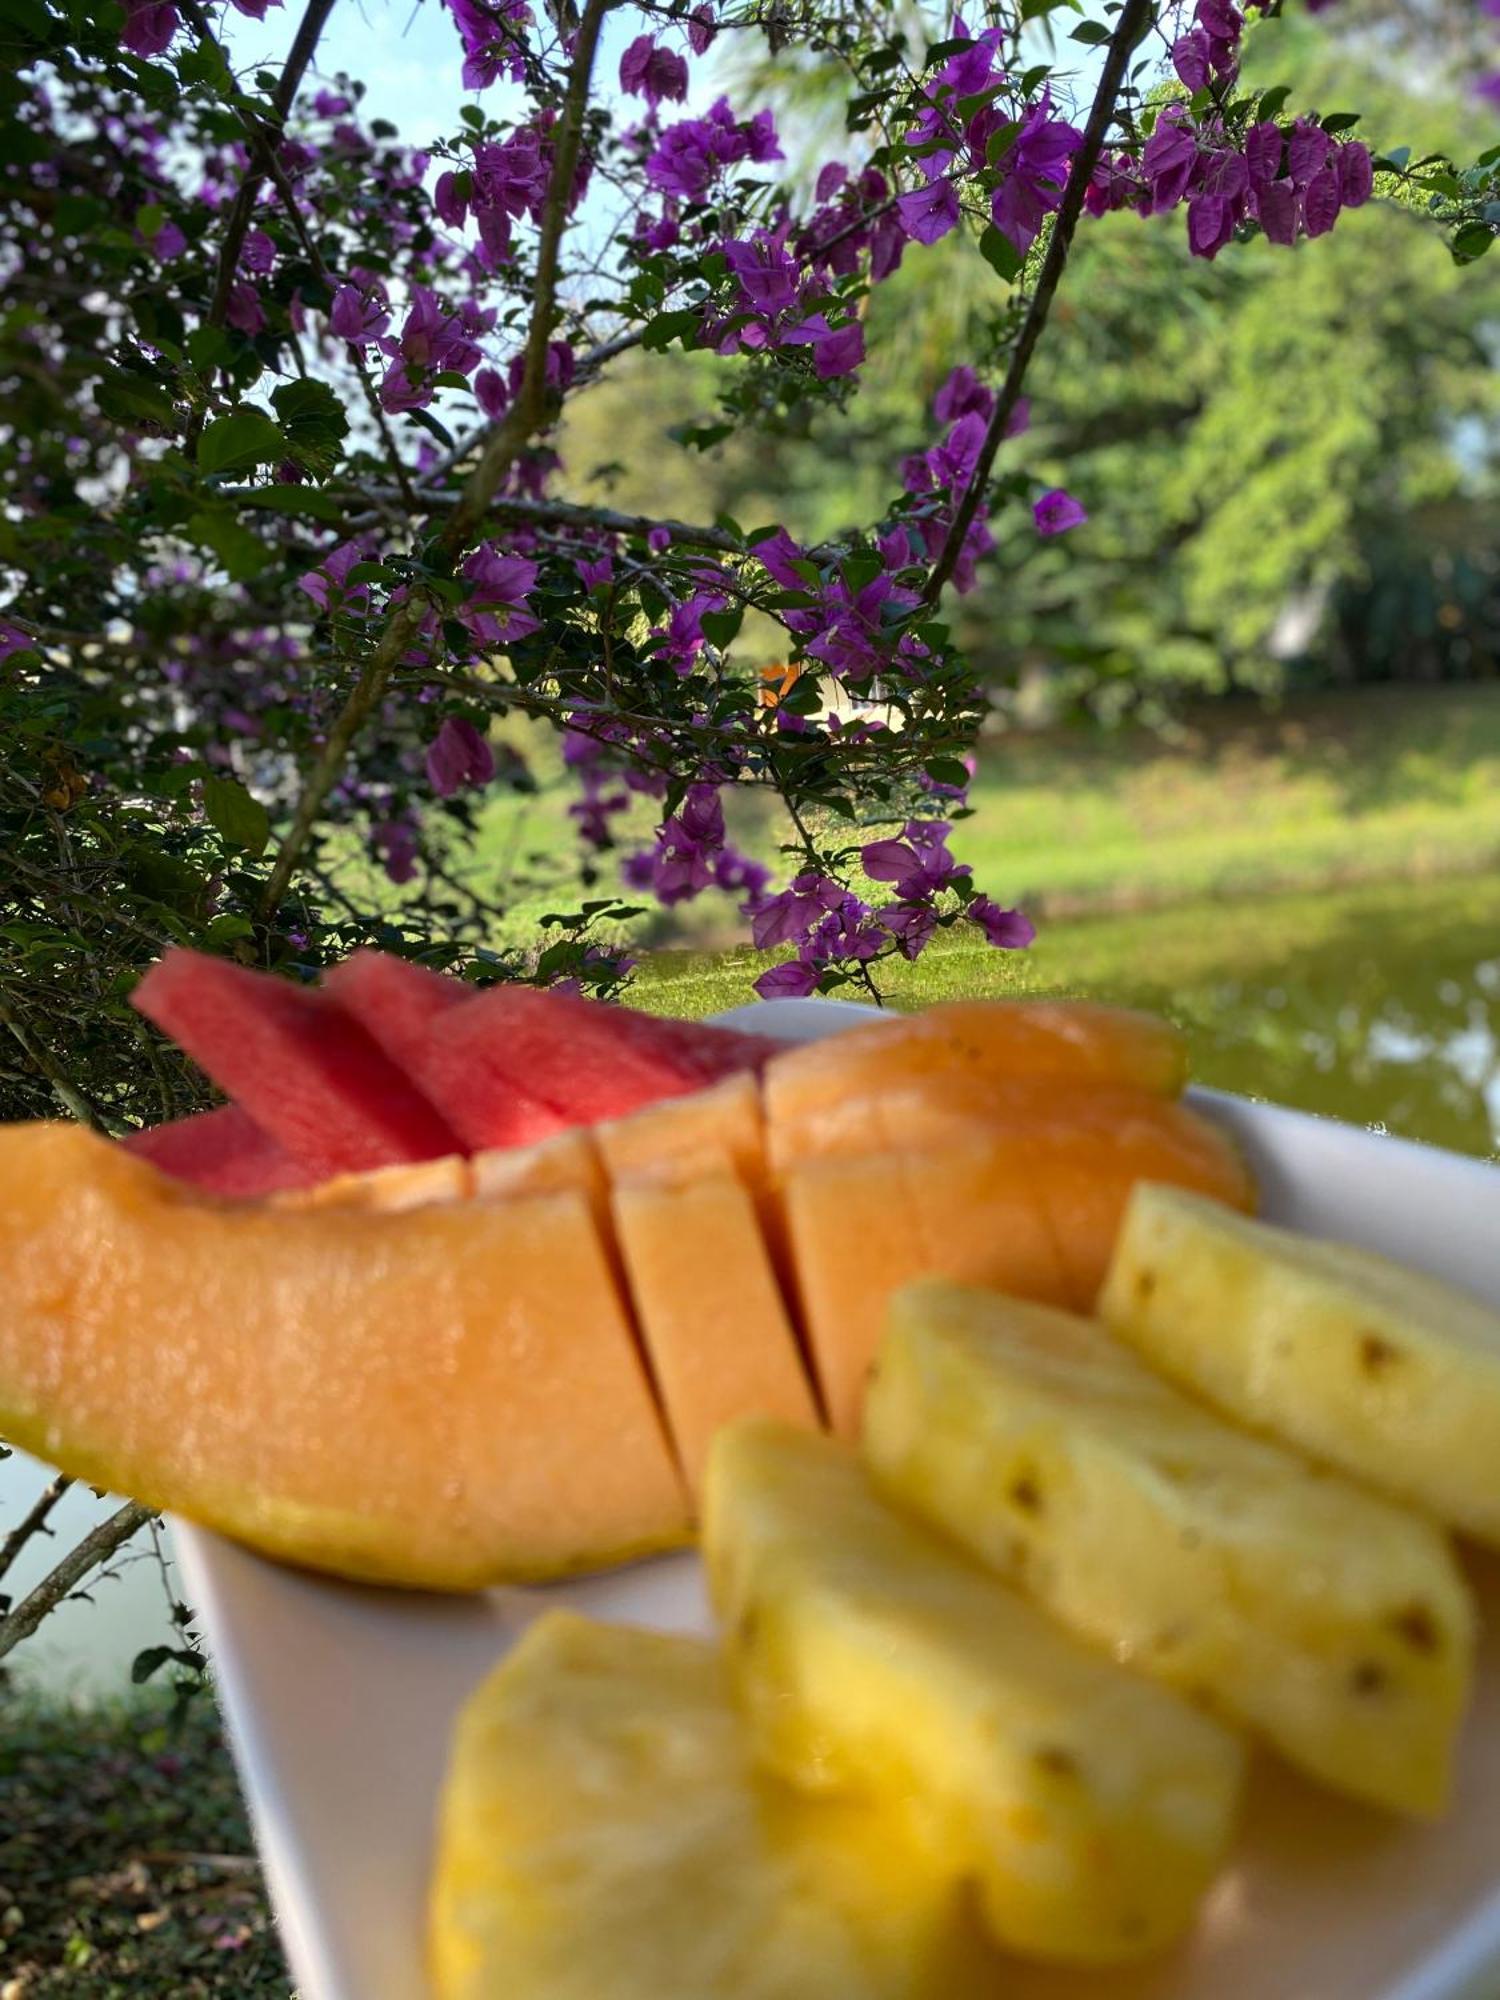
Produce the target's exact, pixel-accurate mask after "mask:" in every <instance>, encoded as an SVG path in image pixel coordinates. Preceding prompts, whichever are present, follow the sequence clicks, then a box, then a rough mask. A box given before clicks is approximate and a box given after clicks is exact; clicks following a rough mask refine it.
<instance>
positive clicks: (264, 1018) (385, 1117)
mask: <svg viewBox="0 0 1500 2000" xmlns="http://www.w3.org/2000/svg"><path fill="white" fill-rule="evenodd" d="M131 998H132V1000H133V1002H134V1004H135V1006H137V1007H138V1008H139V1009H140V1011H141V1012H142V1013H143V1014H144V1015H145V1016H146V1018H147V1020H148V1021H154V1022H155V1024H156V1026H157V1027H158V1028H160V1029H161V1030H162V1032H163V1033H164V1034H167V1035H170V1036H171V1037H172V1040H173V1041H174V1042H176V1043H177V1045H178V1047H179V1048H182V1049H185V1050H186V1051H187V1053H188V1054H189V1055H190V1056H191V1057H192V1058H193V1060H194V1062H196V1063H197V1064H198V1066H199V1067H200V1068H201V1069H203V1070H205V1071H206V1072H207V1073H208V1075H209V1076H211V1077H212V1078H213V1080H214V1082H215V1083H216V1084H218V1086H219V1088H220V1089H221V1090H222V1091H223V1092H224V1093H225V1094H226V1096H228V1097H231V1098H233V1099H234V1101H235V1102H236V1103H237V1104H238V1105H239V1106H240V1107H241V1108H242V1109H243V1110H244V1111H245V1112H246V1113H247V1114H248V1115H249V1117H251V1118H252V1119H253V1120H254V1121H255V1123H256V1124H257V1125H259V1126H260V1128H261V1130H262V1131H263V1132H265V1133H267V1134H268V1135H269V1136H270V1137H271V1138H273V1139H275V1140H277V1141H278V1143H279V1144H281V1145H282V1146H284V1147H285V1148H286V1150H287V1152H289V1153H290V1154H291V1155H292V1157H293V1158H294V1159H295V1160H297V1161H298V1162H299V1163H300V1164H301V1165H303V1166H305V1167H307V1168H308V1169H309V1170H310V1171H311V1172H312V1173H313V1174H314V1175H316V1176H323V1175H332V1174H338V1173H356V1172H360V1171H362V1170H364V1169H366V1168H370V1167H383V1166H390V1165H394V1164H396V1163H397V1162H400V1161H414V1160H431V1159H438V1158H440V1157H441V1156H442V1155H443V1154H445V1153H456V1152H459V1151H461V1150H462V1148H461V1147H460V1144H459V1141H458V1137H457V1135H456V1134H455V1133H454V1131H453V1130H452V1128H451V1127H450V1126H449V1125H448V1124H447V1123H446V1122H445V1120H444V1119H443V1117H442V1116H441V1114H440V1113H439V1112H438V1111H437V1110H436V1109H435V1108H434V1107H433V1105H432V1104H430V1103H429V1102H428V1100H427V1099H426V1098H425V1097H424V1096H423V1095H422V1093H421V1092H420V1090H419V1089H418V1088H417V1086H416V1085H415V1084H414V1083H412V1082H411V1081H410V1080H409V1079H408V1078H407V1077H406V1076H405V1075H403V1074H402V1072H401V1070H400V1069H398V1068H397V1066H396V1064H395V1063H393V1062H392V1061H391V1060H390V1058H389V1057H388V1056H386V1055H384V1054H382V1052H381V1050H380V1049H379V1048H378V1047H377V1045H376V1044H375V1042H374V1041H373V1040H372V1039H371V1038H370V1036H369V1035H368V1034H366V1032H365V1030H364V1029H363V1028H362V1027H360V1025H359V1023H358V1022H357V1021H354V1020H352V1019H351V1018H350V1017H349V1016H348V1015H347V1014H345V1013H344V1012H343V1011H342V1009H341V1008H339V1007H338V1006H336V1005H335V1004H334V1002H333V1001H332V1000H330V999H327V998H326V997H325V996H324V995H322V994H320V993H311V992H309V991H308V990H307V989H306V988H305V987H300V986H294V985H293V984H292V983H291V981H290V980H286V979H280V978H276V977H275V976H273V975H272V974H270V973H265V972H251V971H248V970H247V969H246V968H245V967H244V966H240V965H231V964H230V963H229V962H228V961H227V960H225V959H222V958H209V957H206V956H205V955H204V954H203V953H201V952H194V951H186V950H182V949H174V950H171V951H169V952H167V954H166V955H165V957H163V958H161V959H160V960H158V962H157V963H156V964H155V965H153V966H152V968H151V970H150V971H149V972H148V973H147V974H146V976H145V978H144V979H142V980H141V982H140V984H139V985H138V986H137V987H136V989H135V992H134V994H133V995H132V996H131Z"/></svg>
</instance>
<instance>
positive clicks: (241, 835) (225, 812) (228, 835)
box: [203, 775, 271, 854]
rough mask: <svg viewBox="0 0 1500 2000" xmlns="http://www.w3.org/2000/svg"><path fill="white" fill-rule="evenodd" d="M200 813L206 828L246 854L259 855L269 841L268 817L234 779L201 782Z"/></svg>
mask: <svg viewBox="0 0 1500 2000" xmlns="http://www.w3.org/2000/svg"><path fill="white" fill-rule="evenodd" d="M203 810H204V812H205V813H206V814H207V816H208V822H209V825H210V826H212V827H214V828H215V829H216V830H217V831H218V832H219V833H221V834H223V836H224V838H225V839H226V840H227V841H228V842H229V844H230V846H231V847H242V848H244V850H245V851H246V853H247V854H260V853H263V852H264V850H265V845H266V842H267V841H268V840H269V839H270V838H271V815H270V814H269V813H268V812H267V811H266V809H265V807H264V806H263V805H262V804H261V802H260V800H259V799H255V798H252V797H251V796H250V794H249V793H248V792H247V791H246V790H245V787H244V786H243V785H242V784H241V783H240V781H239V779H238V778H228V777H220V776H217V775H216V776H214V777H212V778H205V779H204V780H203Z"/></svg>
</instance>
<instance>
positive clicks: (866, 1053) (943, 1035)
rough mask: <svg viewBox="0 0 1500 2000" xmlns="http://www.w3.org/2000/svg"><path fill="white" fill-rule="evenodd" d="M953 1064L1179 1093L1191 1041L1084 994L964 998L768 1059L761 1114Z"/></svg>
mask: <svg viewBox="0 0 1500 2000" xmlns="http://www.w3.org/2000/svg"><path fill="white" fill-rule="evenodd" d="M943 1074H953V1075H957V1076H961V1077H963V1078H965V1079H966V1080H967V1081H968V1082H970V1083H973V1084H977V1083H979V1082H981V1081H982V1080H985V1079H990V1078H1002V1077H1027V1076H1031V1077H1041V1076H1049V1077H1059V1078H1061V1077H1073V1078H1077V1079H1080V1080H1087V1081H1090V1082H1097V1083H1126V1084H1131V1085H1133V1086H1135V1088H1137V1089H1140V1090H1148V1091H1151V1092H1152V1093H1154V1094H1156V1095H1159V1096H1168V1097H1169V1096H1175V1095H1176V1094H1177V1093H1178V1092H1179V1091H1180V1090H1181V1089H1182V1087H1183V1085H1184V1084H1185V1083H1186V1081H1187V1045H1186V1043H1185V1042H1184V1041H1183V1038H1182V1036H1181V1035H1180V1034H1178V1032H1177V1030H1176V1029H1175V1028H1172V1027H1170V1026H1169V1025H1168V1024H1167V1023H1166V1022H1165V1021H1162V1020H1158V1019H1157V1018H1156V1017H1155V1016H1154V1015H1150V1014H1136V1013H1132V1012H1130V1011H1128V1010H1127V1009H1125V1008H1121V1007H1101V1006H1097V1005H1095V1004H1094V1003H1093V1002H1091V1001H1085V1000H964V1001H954V1002H951V1003H949V1004H947V1005H944V1006H939V1007H929V1008H927V1009H926V1010H925V1011H924V1012H923V1013H920V1014H909V1015H903V1016H901V1017H900V1018H899V1019H896V1020H891V1021H883V1022H878V1023H873V1024H872V1025H871V1026H870V1027H868V1028H856V1029H855V1030H853V1032H852V1033H850V1034H846V1035H829V1036H827V1037H826V1038H825V1039H823V1040H822V1041H817V1042H807V1043H804V1044H803V1045H802V1046H801V1047H799V1048H793V1049H787V1050H784V1051H783V1052H782V1053H781V1054H780V1055H778V1056H775V1057H773V1059H772V1060H771V1061H770V1062H769V1063H768V1064H767V1065H766V1071H765V1093H766V1115H767V1118H768V1119H769V1121H770V1122H771V1123H772V1124H773V1125H774V1124H791V1123H795V1122H796V1121H797V1120H799V1119H800V1118H803V1117H805V1116H806V1115H807V1114H808V1113H810V1112H812V1111H816V1110H818V1109H820V1108H826V1107H828V1106H831V1105H837V1104H839V1103H841V1102H843V1101H844V1100H845V1099H847V1098H849V1097H853V1096H857V1095H861V1094H864V1095H868V1094H869V1093H871V1092H873V1091H877V1090H890V1089H893V1088H895V1087H897V1086H899V1085H901V1084H904V1083H915V1082H919V1081H921V1080H923V1079H925V1078H927V1077H931V1076H936V1075H943Z"/></svg>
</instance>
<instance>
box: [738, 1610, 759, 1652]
mask: <svg viewBox="0 0 1500 2000" xmlns="http://www.w3.org/2000/svg"><path fill="white" fill-rule="evenodd" d="M759 1631H760V1619H759V1618H758V1617H757V1616H756V1613H755V1612H754V1611H753V1610H750V1611H747V1612H746V1613H745V1614H744V1616H743V1617H742V1618H741V1619H740V1621H739V1623H738V1624H737V1625H736V1626H735V1628H734V1641H735V1644H736V1645H737V1646H739V1647H740V1648H741V1649H742V1650H743V1651H745V1652H747V1653H748V1652H749V1650H750V1648H751V1647H752V1646H753V1645H754V1644H755V1640H756V1635H757V1634H758V1633H759Z"/></svg>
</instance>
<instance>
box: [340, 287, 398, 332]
mask: <svg viewBox="0 0 1500 2000" xmlns="http://www.w3.org/2000/svg"><path fill="white" fill-rule="evenodd" d="M390 324H391V316H390V314H389V313H388V312H387V311H386V308H385V303H384V301H383V300H382V299H381V298H380V297H379V295H378V294H377V293H375V292H366V291H362V290H361V289H360V287H359V286H358V285H340V286H339V288H338V290H337V291H336V292H335V293H334V295H333V303H332V305H331V306H330V307H329V309H328V325H329V330H330V331H331V332H332V333H335V334H336V335H337V336H338V338H339V339H340V340H348V341H352V342H361V341H368V340H379V338H380V336H381V335H382V334H383V333H385V332H386V331H387V330H388V329H389V327H390Z"/></svg>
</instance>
